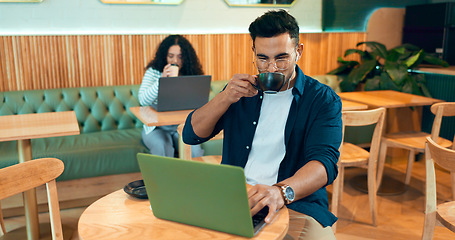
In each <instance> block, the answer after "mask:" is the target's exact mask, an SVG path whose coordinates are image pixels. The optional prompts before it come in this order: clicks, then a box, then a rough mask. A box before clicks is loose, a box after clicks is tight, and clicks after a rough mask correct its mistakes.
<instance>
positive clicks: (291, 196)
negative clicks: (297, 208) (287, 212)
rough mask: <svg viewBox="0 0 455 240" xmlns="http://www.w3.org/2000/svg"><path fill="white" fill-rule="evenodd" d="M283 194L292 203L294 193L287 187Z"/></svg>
mask: <svg viewBox="0 0 455 240" xmlns="http://www.w3.org/2000/svg"><path fill="white" fill-rule="evenodd" d="M284 193H285V194H286V198H287V199H289V200H290V201H294V198H295V193H294V190H293V189H292V188H291V187H287V188H286V191H285V192H284Z"/></svg>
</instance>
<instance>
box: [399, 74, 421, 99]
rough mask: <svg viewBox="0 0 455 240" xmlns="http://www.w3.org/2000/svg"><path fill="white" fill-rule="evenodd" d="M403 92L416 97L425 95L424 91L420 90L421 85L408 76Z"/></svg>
mask: <svg viewBox="0 0 455 240" xmlns="http://www.w3.org/2000/svg"><path fill="white" fill-rule="evenodd" d="M401 91H402V92H406V93H411V94H416V95H423V93H422V91H421V90H420V87H419V85H418V84H417V82H416V81H415V79H414V78H413V77H412V76H408V78H407V79H406V81H405V83H404V85H403V87H402V88H401Z"/></svg>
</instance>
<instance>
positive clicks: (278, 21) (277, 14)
mask: <svg viewBox="0 0 455 240" xmlns="http://www.w3.org/2000/svg"><path fill="white" fill-rule="evenodd" d="M248 30H249V31H250V36H251V38H252V39H253V46H254V41H255V40H256V37H266V38H270V37H275V36H278V35H281V34H283V33H289V36H290V37H291V39H294V40H295V44H296V45H297V44H299V25H298V24H297V21H296V20H295V18H294V17H293V16H291V15H290V14H289V13H287V12H286V11H285V10H277V11H273V10H272V11H268V12H266V13H265V14H264V15H262V16H260V17H258V18H256V20H254V22H252V23H251V24H250V27H249V28H248Z"/></svg>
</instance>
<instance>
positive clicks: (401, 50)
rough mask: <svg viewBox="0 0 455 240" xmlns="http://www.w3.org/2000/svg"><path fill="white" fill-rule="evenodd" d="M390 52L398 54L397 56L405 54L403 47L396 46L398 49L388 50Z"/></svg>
mask: <svg viewBox="0 0 455 240" xmlns="http://www.w3.org/2000/svg"><path fill="white" fill-rule="evenodd" d="M392 51H393V52H397V53H399V54H405V52H406V48H405V47H403V46H398V47H394V48H392V49H390V50H389V52H392Z"/></svg>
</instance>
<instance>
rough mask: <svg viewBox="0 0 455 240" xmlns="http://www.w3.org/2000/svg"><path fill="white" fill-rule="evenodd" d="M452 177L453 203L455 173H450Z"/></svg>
mask: <svg viewBox="0 0 455 240" xmlns="http://www.w3.org/2000/svg"><path fill="white" fill-rule="evenodd" d="M454 144H455V143H454ZM450 177H451V179H452V201H455V172H450Z"/></svg>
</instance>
